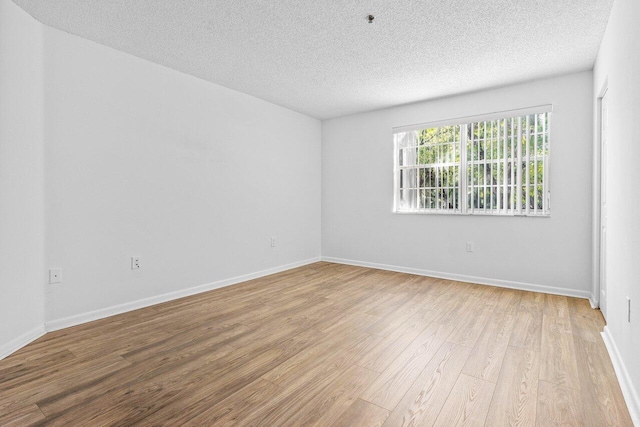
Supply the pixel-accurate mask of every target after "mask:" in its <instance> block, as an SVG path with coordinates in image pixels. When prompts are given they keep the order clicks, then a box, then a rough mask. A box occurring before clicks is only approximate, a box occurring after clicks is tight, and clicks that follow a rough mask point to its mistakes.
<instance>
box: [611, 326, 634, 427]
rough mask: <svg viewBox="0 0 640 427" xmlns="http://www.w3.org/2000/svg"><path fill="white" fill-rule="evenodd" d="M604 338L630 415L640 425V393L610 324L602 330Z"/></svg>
mask: <svg viewBox="0 0 640 427" xmlns="http://www.w3.org/2000/svg"><path fill="white" fill-rule="evenodd" d="M602 339H603V340H604V345H605V347H607V351H608V352H609V357H610V358H611V363H612V364H613V369H614V370H615V371H616V376H617V377H618V382H619V383H620V388H621V389H622V395H623V396H624V400H625V402H626V403H627V408H628V409H629V415H631V420H632V421H633V425H635V426H640V395H639V394H638V391H637V390H636V388H635V387H634V385H633V381H632V380H631V377H630V376H629V371H627V368H626V366H625V364H624V361H623V360H622V358H621V357H620V352H619V351H618V346H617V345H616V342H615V341H614V340H613V336H612V335H611V330H610V329H609V327H608V326H605V327H604V330H603V331H602Z"/></svg>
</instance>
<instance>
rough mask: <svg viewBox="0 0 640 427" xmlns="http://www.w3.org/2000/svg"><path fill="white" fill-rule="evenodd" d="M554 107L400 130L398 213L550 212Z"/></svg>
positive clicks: (397, 133)
mask: <svg viewBox="0 0 640 427" xmlns="http://www.w3.org/2000/svg"><path fill="white" fill-rule="evenodd" d="M550 116H551V106H544V107H535V108H531V109H524V110H515V111H511V112H502V113H496V114H491V115H486V116H482V117H471V118H463V119H458V120H451V121H449V122H447V121H445V122H438V123H431V124H425V125H416V126H405V127H402V128H395V129H394V132H393V136H394V152H395V191H394V212H398V213H447V214H481V215H485V214H487V215H512V216H513V215H526V216H549V212H550V209H549V208H550V206H549V205H550V198H549V177H548V170H549V125H550Z"/></svg>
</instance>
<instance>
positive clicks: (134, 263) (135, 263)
mask: <svg viewBox="0 0 640 427" xmlns="http://www.w3.org/2000/svg"><path fill="white" fill-rule="evenodd" d="M139 268H140V257H139V256H132V257H131V269H132V270H137V269H139Z"/></svg>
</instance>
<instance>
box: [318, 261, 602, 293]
mask: <svg viewBox="0 0 640 427" xmlns="http://www.w3.org/2000/svg"><path fill="white" fill-rule="evenodd" d="M322 260H323V261H326V262H334V263H337V264H347V265H356V266H359V267H369V268H375V269H378V270H388V271H397V272H399V273H408V274H416V275H419V276H429V277H436V278H439V279H447V280H455V281H458V282H468V283H475V284H479V285H490V286H497V287H500V288H509V289H518V290H521V291H531V292H541V293H545V294H554V295H563V296H568V297H577V298H584V299H589V296H590V292H589V291H580V290H576V289H567V288H556V287H552V286H545V285H537V284H534V283H523V282H514V281H509V280H501V279H491V278H486V277H476V276H467V275H463V274H453V273H443V272H440V271H431V270H422V269H419V268H411V267H400V266H396V265H387V264H378V263H375V262H366V261H354V260H351V259H343V258H334V257H322Z"/></svg>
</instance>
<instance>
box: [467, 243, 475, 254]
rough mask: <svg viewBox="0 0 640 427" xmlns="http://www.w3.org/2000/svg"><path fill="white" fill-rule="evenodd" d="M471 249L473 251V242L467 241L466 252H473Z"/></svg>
mask: <svg viewBox="0 0 640 427" xmlns="http://www.w3.org/2000/svg"><path fill="white" fill-rule="evenodd" d="M473 251H474V247H473V242H467V252H473Z"/></svg>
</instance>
